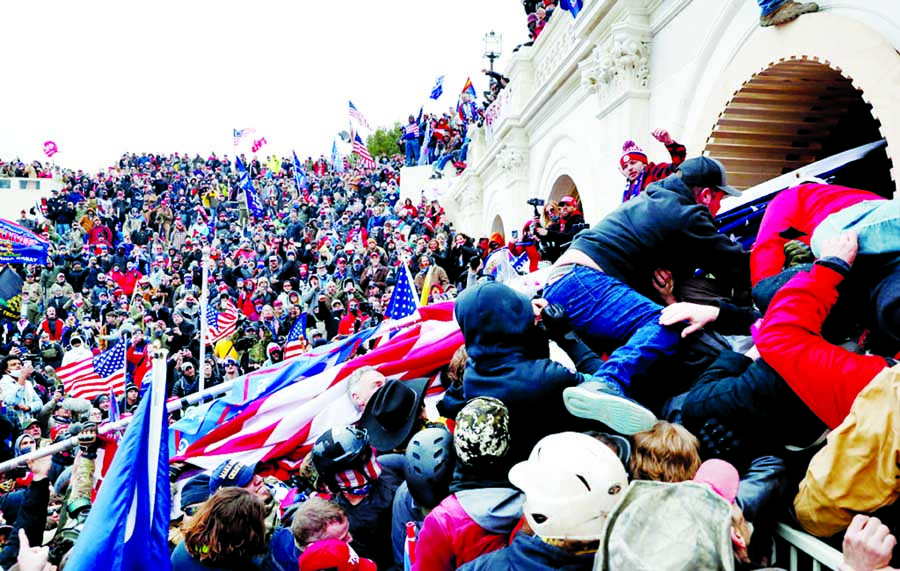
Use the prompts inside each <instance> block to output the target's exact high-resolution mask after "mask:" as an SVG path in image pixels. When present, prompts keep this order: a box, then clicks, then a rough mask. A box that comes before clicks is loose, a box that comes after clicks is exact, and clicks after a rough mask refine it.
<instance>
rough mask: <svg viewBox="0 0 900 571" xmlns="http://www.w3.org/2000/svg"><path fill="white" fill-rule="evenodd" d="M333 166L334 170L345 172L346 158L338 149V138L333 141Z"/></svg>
mask: <svg viewBox="0 0 900 571" xmlns="http://www.w3.org/2000/svg"><path fill="white" fill-rule="evenodd" d="M331 167H332V168H333V169H334V172H339V173H340V172H344V158H343V157H342V156H341V153H340V151H339V150H338V146H337V141H336V140H335V141H332V142H331Z"/></svg>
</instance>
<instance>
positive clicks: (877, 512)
mask: <svg viewBox="0 0 900 571" xmlns="http://www.w3.org/2000/svg"><path fill="white" fill-rule="evenodd" d="M533 4H534V6H528V3H527V2H526V11H527V12H529V13H532V12H534V13H535V14H536V15H538V16H539V17H540V20H541V21H543V22H546V19H547V18H548V17H549V15H548V13H547V12H548V8H549V9H550V10H549V11H550V13H552V8H553V4H554V3H553V2H543V3H533ZM538 4H540V5H538ZM760 5H761V7H763V10H764V14H765V10H766V9H770V10H772V11H773V13H775V12H779V11H780V14H781V16H780V17H786V16H787V15H792V14H793V15H794V17H796V16H797V15H799V14H801V13H804V11H809V8H808V5H803V4H800V5H798V4H796V3H794V2H791V1H790V0H782V1H781V2H768V3H767V5H766V6H763V2H762V0H761V2H760ZM537 33H539V31H537V32H536V34H537ZM536 34H535V35H536ZM454 123H455V118H453V117H451V116H444V117H441V118H438V117H429V116H427V115H426V116H424V117H423V118H422V119H421V121H419V120H417V119H416V118H415V117H412V116H411V117H410V118H409V123H408V125H409V127H408V130H404V137H406V135H407V134H408V135H409V137H408V138H406V139H404V140H403V144H404V149H405V152H406V156H405V157H403V156H400V155H395V156H392V157H379V160H378V162H377V164H376V166H375V167H374V168H365V167H362V166H359V165H355V164H351V165H350V167H349V168H348V169H346V170H345V171H344V172H337V171H336V170H335V169H334V168H333V165H330V164H329V163H328V161H326V160H325V159H324V157H320V158H319V159H317V160H313V159H312V158H309V159H307V161H306V162H305V164H304V165H303V166H304V168H305V171H306V172H308V173H310V174H309V178H308V180H307V181H306V183H299V182H298V180H299V179H298V178H296V177H295V176H294V175H295V174H296V173H294V172H293V168H294V165H293V162H292V161H291V160H289V159H283V158H278V157H276V156H270V157H267V158H266V159H263V160H261V159H257V158H256V157H243V156H242V157H241V160H242V163H243V164H246V165H247V170H248V173H249V179H250V180H251V181H252V182H253V184H254V185H255V188H256V191H257V192H258V195H259V199H260V202H261V204H262V212H261V213H260V212H256V214H254V212H252V211H251V210H250V209H248V207H247V203H246V202H245V201H244V197H243V188H242V186H243V183H242V180H241V173H240V172H239V169H238V167H237V165H236V162H235V161H233V160H232V159H230V158H229V157H227V156H223V157H221V158H220V157H217V156H216V155H214V154H213V155H210V156H209V157H207V158H203V157H200V156H199V155H196V156H194V157H190V156H189V155H180V154H173V155H154V154H126V155H124V156H123V157H122V158H121V160H120V161H119V162H118V163H117V164H116V165H114V166H113V167H111V168H110V169H108V170H107V171H103V172H100V173H97V174H88V173H85V172H82V171H65V172H62V173H59V175H60V176H61V178H62V179H63V181H64V188H63V190H62V191H60V192H56V193H54V195H53V196H52V197H51V198H50V199H48V200H47V201H46V202H45V203H44V204H42V205H41V206H40V207H37V208H36V209H35V210H34V211H32V212H27V211H23V212H21V215H20V219H19V220H17V221H16V222H18V223H19V224H20V225H22V226H24V227H27V228H29V229H31V230H32V231H34V232H35V233H36V234H38V235H40V236H42V237H43V238H44V239H45V240H47V241H48V242H50V243H51V249H50V255H49V258H48V261H47V263H46V264H45V265H43V266H40V267H39V266H35V265H24V266H10V267H9V268H8V270H9V271H13V272H16V273H17V274H18V275H20V277H21V280H22V281H23V286H22V298H21V303H20V304H18V306H17V307H16V306H10V305H9V304H7V306H5V309H7V310H8V309H9V308H10V307H12V308H13V309H15V310H16V311H17V312H18V314H16V315H6V316H5V317H4V319H3V321H2V323H0V354H2V355H3V359H2V360H0V399H2V404H3V408H2V413H0V460H5V459H9V458H14V457H16V456H21V455H25V454H29V453H30V452H32V451H34V450H35V449H39V448H43V447H46V446H48V445H50V444H51V443H53V442H55V441H60V440H63V439H68V438H70V437H72V436H77V437H78V442H79V446H78V447H77V448H75V449H72V450H67V451H61V452H57V453H55V454H53V455H47V456H44V457H41V458H37V459H31V460H29V461H28V462H27V468H20V469H16V470H14V471H11V472H7V473H4V474H3V475H2V481H0V512H2V518H3V520H4V521H5V523H6V525H5V526H2V527H0V538H2V539H3V545H2V548H0V568H4V569H6V568H10V567H11V566H12V565H13V564H14V563H16V562H17V561H18V565H19V568H20V569H25V570H27V571H30V570H31V569H35V570H37V569H40V570H42V571H43V570H44V569H46V568H48V567H47V566H48V565H49V564H53V565H60V568H64V567H65V562H66V557H67V554H68V553H69V552H70V550H71V548H72V546H73V545H74V544H75V543H77V541H78V539H79V533H80V530H81V529H82V528H83V526H84V522H85V520H86V518H87V517H88V516H89V514H90V511H91V502H92V495H93V490H94V489H95V487H96V486H97V480H96V474H97V473H98V468H99V467H98V464H99V463H100V462H101V459H100V458H101V451H105V450H104V449H105V446H106V442H107V441H106V439H105V438H106V437H101V436H98V427H99V426H101V425H102V424H103V423H104V422H107V421H109V420H110V419H111V418H114V417H118V416H119V415H127V414H129V413H131V412H133V411H134V410H135V409H136V407H137V406H138V404H139V402H140V398H141V386H140V385H141V374H142V372H143V371H144V370H145V369H146V367H147V363H148V360H149V353H148V351H149V348H150V347H153V346H159V347H164V348H167V349H168V351H169V358H168V369H167V377H166V382H167V386H166V391H167V394H168V395H169V396H171V397H186V396H189V395H191V394H194V393H196V392H198V390H199V383H198V372H200V371H202V374H203V377H204V378H205V383H206V386H213V385H216V384H218V383H223V382H227V381H231V380H234V379H237V378H239V377H240V376H241V375H242V374H246V373H248V372H250V371H254V370H256V369H259V368H261V367H265V366H268V365H272V364H275V363H278V362H279V361H281V360H282V359H283V358H284V349H285V345H286V343H287V341H288V336H289V332H291V331H295V330H296V328H295V325H296V324H297V323H303V324H305V329H304V330H303V331H302V335H301V336H300V338H301V339H302V340H303V343H305V344H306V347H307V348H310V347H314V346H318V345H322V344H325V343H328V342H329V341H332V340H339V339H341V338H344V337H346V336H348V335H351V334H353V333H355V332H358V331H361V330H363V329H365V328H369V327H373V326H375V325H377V324H378V323H380V322H381V321H383V320H384V319H385V318H386V316H385V312H386V309H387V306H388V305H389V301H390V300H391V297H392V294H393V290H394V288H395V287H396V285H397V283H398V280H399V279H400V278H401V277H402V276H405V272H406V271H407V270H409V272H410V275H411V279H412V282H413V284H414V286H413V287H414V288H415V290H416V291H414V294H415V295H417V296H421V297H422V298H423V299H425V300H438V299H440V300H445V299H455V303H454V309H453V311H454V317H455V319H456V322H457V324H458V325H459V328H460V331H461V333H462V337H463V339H464V343H463V345H462V346H461V347H459V349H458V350H457V351H456V352H455V354H454V355H453V357H452V359H450V361H449V363H446V364H442V363H436V365H437V366H441V365H443V366H442V367H441V372H440V375H439V378H440V379H441V382H442V384H443V385H444V388H445V392H444V394H443V396H442V398H441V399H440V400H439V401H438V402H437V403H436V404H434V406H432V403H426V395H427V392H428V390H427V388H428V386H429V384H430V379H415V380H408V381H400V380H397V379H391V378H387V377H385V376H384V375H383V374H382V373H381V372H379V371H378V370H377V369H376V368H374V367H370V366H365V367H356V368H355V369H354V370H353V371H352V373H351V374H350V376H349V378H348V380H347V383H346V385H347V395H346V396H347V399H348V402H349V403H350V406H352V407H354V409H355V410H356V412H358V414H359V421H358V422H356V423H354V424H352V425H336V426H330V427H328V428H327V430H325V431H324V433H323V434H322V435H321V436H319V437H318V438H317V439H316V440H315V444H314V445H313V446H312V448H311V451H310V452H309V453H308V454H307V455H306V458H305V460H304V461H303V463H302V464H300V466H299V468H298V469H297V470H296V471H295V472H293V473H292V474H290V476H289V477H286V478H284V477H281V478H275V477H273V476H271V475H266V476H264V475H263V474H264V473H265V469H264V467H263V466H257V465H253V464H246V463H243V462H241V461H240V460H237V459H229V460H226V461H223V462H222V463H221V464H219V465H218V466H217V467H216V468H215V469H213V470H211V471H206V472H201V473H199V474H193V475H190V476H186V474H187V473H188V472H189V467H188V466H185V465H184V464H181V463H176V464H173V465H172V468H171V471H170V479H171V484H172V485H171V489H172V498H173V501H172V504H173V510H172V517H171V522H170V529H169V548H170V560H171V564H172V568H173V569H175V570H176V571H181V570H199V569H266V570H269V569H271V570H288V569H292V570H295V569H300V571H325V570H331V569H340V570H345V569H346V570H351V569H362V570H365V571H373V570H376V569H381V570H390V569H401V568H409V569H412V570H414V571H433V570H434V571H437V570H440V571H444V570H448V571H449V570H452V569H464V570H466V571H472V570H479V571H480V570H494V569H520V570H549V569H571V570H576V569H584V570H588V569H595V568H599V569H604V570H609V571H618V570H623V571H633V570H635V569H673V570H676V569H678V570H688V569H691V570H696V569H710V570H712V569H716V570H720V569H721V570H731V569H762V568H766V569H773V568H775V567H773V566H776V565H783V563H782V561H781V560H778V561H775V560H773V558H774V552H773V548H772V545H773V542H772V537H773V533H774V527H775V524H776V523H777V522H788V523H791V524H792V525H795V526H797V527H799V528H800V529H802V530H804V531H806V532H808V533H810V534H813V535H815V536H817V537H820V538H823V539H824V540H826V541H830V542H832V543H833V544H834V545H835V546H836V547H841V548H842V550H843V560H842V562H841V569H844V570H847V571H870V570H873V571H874V570H876V569H891V568H892V567H891V565H892V564H893V565H894V566H897V563H898V561H897V558H896V557H894V554H893V549H894V546H895V545H896V539H895V535H896V533H897V524H898V517H897V508H898V506H897V504H896V500H897V498H898V493H900V487H898V482H900V462H898V461H897V459H898V453H900V452H898V451H900V438H898V435H900V430H898V423H900V417H898V414H900V369H898V367H897V361H896V359H897V358H898V356H900V243H898V242H897V238H896V227H897V220H898V219H900V209H898V206H897V204H898V203H897V202H896V201H894V200H887V198H890V197H891V196H892V189H887V188H873V189H868V190H863V189H859V188H853V187H851V186H842V185H840V184H837V183H836V181H834V180H832V181H831V182H826V181H823V180H807V181H802V182H801V183H800V184H798V185H796V186H793V187H791V188H786V189H783V190H781V191H780V192H779V193H778V195H777V196H776V197H775V198H773V199H772V200H771V201H770V202H768V204H767V206H766V207H765V213H764V214H763V216H762V219H761V222H760V223H759V230H758V232H757V233H756V236H755V243H754V245H753V247H752V249H751V250H749V251H746V250H745V249H744V248H743V247H742V246H741V245H740V244H739V243H738V242H736V241H734V240H733V239H732V238H731V237H729V236H726V235H724V234H723V233H721V232H720V231H719V230H718V228H717V226H716V217H717V214H718V213H719V211H720V210H721V209H722V207H723V202H724V201H727V200H728V198H729V196H739V194H740V193H739V191H737V190H736V189H734V188H732V187H731V186H729V185H728V184H727V173H726V171H725V168H724V167H723V165H722V164H721V163H719V162H718V161H716V160H714V159H711V158H708V157H697V156H694V157H692V158H688V157H689V156H690V154H691V153H689V149H686V148H685V147H684V146H683V145H680V144H679V143H677V142H676V141H675V139H674V138H673V137H672V136H671V134H669V133H668V132H667V131H666V130H664V129H657V130H654V131H653V132H652V133H651V136H652V138H653V139H655V140H657V141H658V142H660V143H662V144H663V145H664V146H665V147H666V150H667V151H668V153H669V156H670V162H668V163H654V162H651V161H650V160H649V158H648V155H647V153H645V152H644V151H643V149H642V148H641V147H640V146H639V145H638V144H637V143H636V142H635V141H631V140H629V141H625V142H624V143H623V145H622V154H621V157H620V160H619V164H618V167H619V169H620V171H621V173H622V175H623V177H624V181H623V187H624V188H623V190H622V195H621V196H622V204H621V205H620V206H619V207H618V208H617V209H615V210H614V211H612V212H611V213H609V214H608V215H606V216H605V217H604V218H602V219H601V220H586V219H585V217H584V214H583V213H582V212H581V208H580V207H581V200H580V197H579V195H578V194H577V193H573V195H570V196H565V197H562V198H561V199H559V200H558V201H555V202H548V203H546V204H543V203H542V202H541V201H540V200H533V201H529V203H530V204H532V205H533V207H534V217H533V218H532V219H529V220H527V221H525V223H524V225H523V227H522V230H521V233H520V232H518V231H517V232H516V233H515V234H514V235H513V236H511V237H509V239H507V237H506V236H503V235H501V234H499V233H495V234H493V235H491V236H484V237H479V238H478V239H477V240H474V239H473V238H472V237H469V236H467V235H465V234H463V233H460V232H457V231H456V230H455V229H454V227H453V224H452V222H451V221H449V220H447V218H446V215H445V213H444V211H443V210H442V208H441V206H440V204H439V203H438V201H435V200H432V201H429V200H427V199H426V198H425V196H424V193H423V194H422V196H420V197H419V198H418V200H414V199H412V198H404V199H401V197H400V192H399V176H400V167H401V166H402V165H403V164H407V165H409V164H418V163H419V161H420V160H421V158H420V157H419V156H417V153H418V152H420V151H421V150H422V149H425V152H426V153H427V155H428V156H427V157H426V158H425V160H426V161H433V160H434V159H435V157H437V156H443V157H446V156H447V155H448V154H450V155H452V154H453V153H454V152H457V151H462V153H463V156H462V161H463V162H464V160H465V159H464V147H465V143H462V142H461V141H463V140H464V139H465V133H464V132H463V133H462V134H461V138H459V139H458V140H456V139H454V137H460V133H459V132H457V133H454V132H453V129H454V128H456V127H454V125H453V124H454ZM464 124H465V123H464V122H463V125H464ZM412 125H415V126H416V128H415V129H413V127H412ZM457 126H458V124H457ZM438 131H440V132H441V133H442V135H441V137H442V139H440V140H437V139H435V138H434V136H435V135H434V134H435V133H437V132H438ZM443 137H447V138H446V139H445V138H443ZM454 140H456V143H452V141H454ZM438 143H442V145H441V146H439V145H438ZM457 143H459V144H460V146H459V147H458V148H454V147H455V145H456V144H457ZM448 149H449V151H448ZM459 158H460V156H459V155H456V156H455V157H454V158H452V159H448V160H453V161H457V160H458V159H459ZM0 167H3V168H4V172H5V173H6V174H14V175H17V176H18V175H22V174H23V173H24V175H25V176H41V174H40V173H45V172H47V169H45V168H44V167H42V166H41V165H40V163H37V162H35V163H33V164H32V165H30V166H27V165H26V164H25V163H21V162H19V161H14V162H13V163H0ZM338 170H340V169H338ZM837 176H840V173H838V175H837ZM583 191H584V190H583V189H582V192H583ZM595 191H596V192H600V190H599V189H597V190H595ZM610 191H611V192H619V191H618V190H610ZM724 204H725V205H727V202H724ZM207 257H209V258H210V259H211V260H212V264H213V265H214V267H215V270H214V271H213V272H211V273H210V276H209V285H208V292H209V304H210V305H211V306H212V307H213V308H215V309H216V310H217V311H219V312H222V313H224V312H227V311H229V308H233V310H234V311H235V313H236V315H237V325H236V330H235V332H234V334H233V335H231V336H229V337H226V338H223V339H221V340H218V341H217V342H215V343H212V344H210V345H209V346H208V347H206V348H205V349H206V351H205V353H206V355H207V357H206V359H205V360H204V362H202V363H200V362H198V361H197V360H196V357H197V356H198V355H199V354H200V343H201V341H200V331H201V329H202V323H201V321H202V320H203V319H205V316H204V315H203V311H202V308H201V298H202V297H203V296H202V295H201V294H202V292H201V291H200V287H201V286H200V284H201V283H202V281H203V279H202V264H203V263H204V260H205V259H206V258H207ZM498 259H501V260H502V261H503V264H498V262H497V260H498ZM522 260H524V262H523V263H519V262H520V261H522ZM499 265H505V266H508V267H514V268H519V271H520V272H521V273H527V272H534V271H536V270H539V269H544V270H545V271H546V277H545V280H544V281H543V285H542V287H540V288H539V290H538V291H536V292H529V294H526V293H523V292H522V288H521V287H519V284H517V283H516V281H515V279H513V280H512V281H509V280H508V278H509V277H510V275H509V274H504V273H503V272H499V271H497V268H498V266H499ZM515 275H516V272H513V273H512V276H513V278H515ZM530 294H531V295H530ZM122 339H127V340H128V350H127V356H126V362H127V365H126V367H127V370H128V375H127V384H126V386H125V387H124V390H122V391H121V394H114V395H112V398H111V397H110V396H109V395H107V394H101V395H98V396H96V398H94V399H93V400H91V401H85V400H84V399H79V398H72V397H71V395H67V394H66V392H67V387H66V386H65V385H64V384H63V383H61V381H60V379H59V378H58V375H57V371H58V370H59V369H62V368H64V367H65V366H66V365H67V364H71V363H73V362H78V361H80V360H82V359H84V358H86V357H89V356H91V355H96V354H98V353H99V352H101V351H103V350H106V349H109V348H110V347H113V346H115V345H116V343H117V342H119V341H120V340H122ZM366 350H367V348H366V347H365V346H363V347H361V348H360V349H359V351H360V352H365V351H366ZM350 363H351V366H352V361H351V362H350ZM101 485H102V484H101ZM40 546H44V547H40Z"/></svg>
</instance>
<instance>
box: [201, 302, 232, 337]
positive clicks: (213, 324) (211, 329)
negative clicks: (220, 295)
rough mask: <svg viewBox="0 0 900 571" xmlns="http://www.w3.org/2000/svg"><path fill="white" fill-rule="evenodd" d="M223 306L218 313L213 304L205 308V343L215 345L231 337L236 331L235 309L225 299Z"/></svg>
mask: <svg viewBox="0 0 900 571" xmlns="http://www.w3.org/2000/svg"><path fill="white" fill-rule="evenodd" d="M224 305H225V307H224V308H223V309H222V311H218V310H217V309H216V307H215V305H213V304H209V305H207V306H206V342H207V343H216V342H218V341H220V340H222V339H225V338H226V337H231V336H232V335H234V332H235V331H237V320H238V311H237V307H235V305H234V302H232V301H231V300H230V299H226V300H225V303H224Z"/></svg>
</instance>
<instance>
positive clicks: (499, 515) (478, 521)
mask: <svg viewBox="0 0 900 571" xmlns="http://www.w3.org/2000/svg"><path fill="white" fill-rule="evenodd" d="M509 444H510V439H509V412H508V410H507V409H506V405H504V404H503V402H501V401H500V400H498V399H495V398H491V397H476V398H474V399H472V400H471V401H469V402H468V403H467V404H466V406H465V407H463V409H462V410H461V411H460V412H459V414H457V416H456V430H455V432H454V434H453V447H454V449H455V450H456V457H457V460H458V463H457V471H456V474H455V475H454V478H453V481H452V482H451V484H450V491H451V492H453V493H452V494H451V495H449V496H447V497H446V498H445V499H444V500H443V501H442V502H441V503H440V504H439V505H438V506H437V507H436V508H434V509H433V510H432V511H431V512H430V513H429V514H428V515H427V516H426V517H425V521H424V522H423V523H422V530H421V531H420V532H419V538H418V542H417V548H416V561H415V563H413V566H412V569H413V571H452V570H453V569H456V568H458V567H459V566H461V565H463V564H464V563H467V562H469V561H472V560H474V559H476V558H478V557H479V556H481V555H484V554H485V553H491V552H493V551H497V550H498V549H501V548H503V547H506V544H507V542H508V540H509V535H510V533H512V531H513V529H514V528H515V527H516V525H517V524H518V523H519V520H520V519H521V517H522V502H523V501H524V496H523V494H522V493H521V492H520V491H519V490H517V489H516V488H514V487H513V486H512V484H510V483H509V480H508V479H507V471H508V469H509V464H508V463H507V462H506V461H505V456H506V453H507V451H508V450H509Z"/></svg>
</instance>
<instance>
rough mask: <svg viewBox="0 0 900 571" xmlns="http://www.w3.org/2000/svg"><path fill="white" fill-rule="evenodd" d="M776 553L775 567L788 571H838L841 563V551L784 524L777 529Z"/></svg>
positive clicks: (780, 524)
mask: <svg viewBox="0 0 900 571" xmlns="http://www.w3.org/2000/svg"><path fill="white" fill-rule="evenodd" d="M775 553H776V561H775V562H774V563H775V565H776V566H777V567H780V568H784V569H787V570H788V571H821V570H822V569H832V570H837V568H838V565H840V563H841V552H840V551H838V550H837V549H835V548H833V547H831V546H830V545H827V544H825V543H824V542H822V541H821V540H819V539H817V538H815V537H813V536H812V535H809V534H808V533H805V532H802V531H800V530H797V529H794V528H792V527H790V526H787V525H785V524H783V523H779V524H778V526H777V527H776V528H775ZM782 557H784V558H786V560H785V559H782Z"/></svg>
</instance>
